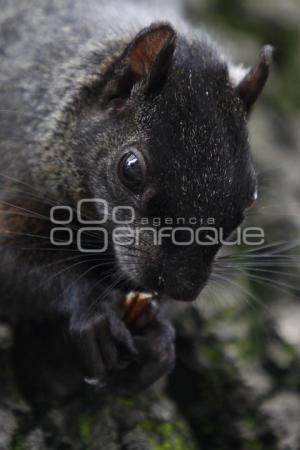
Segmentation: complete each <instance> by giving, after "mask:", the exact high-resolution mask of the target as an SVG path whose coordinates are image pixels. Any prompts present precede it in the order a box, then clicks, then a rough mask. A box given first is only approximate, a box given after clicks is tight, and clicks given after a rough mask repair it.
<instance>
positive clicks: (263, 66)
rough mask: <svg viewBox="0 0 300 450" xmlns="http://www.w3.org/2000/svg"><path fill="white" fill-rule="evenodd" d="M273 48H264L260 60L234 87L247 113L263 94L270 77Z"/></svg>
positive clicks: (260, 53) (268, 46)
mask: <svg viewBox="0 0 300 450" xmlns="http://www.w3.org/2000/svg"><path fill="white" fill-rule="evenodd" d="M272 54H273V47H271V46H270V45H266V46H264V47H263V48H262V49H261V50H260V52H259V56H258V60H257V62H256V64H254V66H252V67H251V68H250V69H249V70H248V71H246V73H245V74H244V76H243V78H242V79H241V80H239V81H238V83H237V84H235V86H234V90H235V92H236V93H237V95H238V96H239V97H240V99H241V100H242V101H243V103H244V105H245V107H246V109H247V111H249V110H250V109H251V107H252V105H253V104H254V102H255V101H256V99H257V98H258V96H259V95H260V93H261V92H262V90H263V88H264V85H265V84H266V81H267V79H268V76H269V71H270V65H271V62H272Z"/></svg>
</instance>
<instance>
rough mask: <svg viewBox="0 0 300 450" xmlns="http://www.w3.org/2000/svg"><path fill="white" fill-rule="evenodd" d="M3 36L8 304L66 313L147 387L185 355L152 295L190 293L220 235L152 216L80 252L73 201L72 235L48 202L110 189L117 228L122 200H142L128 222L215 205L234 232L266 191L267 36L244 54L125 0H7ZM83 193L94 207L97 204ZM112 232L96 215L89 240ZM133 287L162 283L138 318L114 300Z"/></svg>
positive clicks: (11, 309) (107, 368)
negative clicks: (178, 233)
mask: <svg viewBox="0 0 300 450" xmlns="http://www.w3.org/2000/svg"><path fill="white" fill-rule="evenodd" d="M170 11H171V9H170ZM157 19H159V20H157ZM0 43H1V44H0V52H1V67H0V100H1V109H0V149H1V168H0V172H1V173H0V178H1V214H0V229H1V275H0V277H1V285H0V286H1V293H0V311H1V315H2V316H6V317H10V319H11V320H12V321H13V322H14V323H20V322H22V321H23V320H27V319H28V318H29V319H30V320H40V319H41V318H47V317H54V318H55V317H57V318H61V319H62V322H60V323H62V325H61V326H62V327H68V330H69V331H70V334H71V336H72V338H73V339H74V342H76V345H77V343H79V347H80V348H81V349H82V348H83V351H82V352H81V354H82V355H83V360H84V367H85V369H84V370H86V371H87V372H84V373H85V374H87V373H88V375H89V376H90V377H92V378H93V379H96V380H97V383H98V384H99V385H102V384H104V385H107V386H108V387H109V386H111V387H112V388H119V389H125V390H128V389H129V390H133V391H139V390H141V389H144V388H146V387H148V386H149V385H150V384H152V383H153V382H154V381H156V380H157V379H158V378H159V377H160V376H161V375H163V374H164V373H167V372H168V371H170V370H171V368H172V366H173V364H174V358H175V356H174V355H175V352H174V331H173V328H172V326H171V325H170V323H169V322H168V321H167V320H166V319H165V318H163V317H162V316H161V314H160V311H156V309H157V308H156V305H157V303H163V302H164V299H176V300H183V301H191V300H194V299H195V298H196V297H197V295H198V294H199V292H200V291H201V289H202V288H203V287H204V285H205V284H206V282H207V280H208V278H209V274H210V271H211V268H212V265H213V261H214V258H215V255H216V253H217V251H218V250H219V247H220V245H213V246H199V245H196V244H193V245H188V246H180V245H174V244H172V242H171V241H170V239H165V240H163V242H162V245H152V244H151V240H150V235H149V233H147V231H144V233H143V234H142V235H141V238H140V242H139V244H138V245H137V244H131V245H130V246H124V245H118V244H113V243H112V240H111V239H110V240H109V245H108V248H107V249H106V251H105V252H104V253H101V254H99V253H95V252H94V251H93V249H91V251H87V252H84V253H82V252H80V251H79V250H78V248H77V246H76V242H77V241H76V235H77V233H78V230H79V229H80V223H78V218H77V216H76V214H75V213H74V216H73V219H72V223H71V224H69V225H68V226H69V229H70V231H71V232H72V239H71V242H70V245H69V246H67V247H66V246H63V245H61V246H60V245H54V243H53V242H52V241H51V239H50V236H51V230H53V228H54V227H57V226H58V225H56V224H54V223H53V222H52V221H51V220H50V218H51V208H52V207H55V206H68V207H69V208H70V209H71V210H72V211H74V212H75V211H76V208H77V205H78V202H79V201H80V200H82V199H102V200H105V201H106V202H107V204H108V211H107V212H106V217H107V221H106V223H105V229H106V230H107V233H108V234H109V236H110V237H111V235H112V233H113V230H114V229H115V227H116V224H115V223H114V221H113V219H112V209H113V208H114V207H115V206H120V205H121V206H122V205H123V206H125V205H129V206H131V207H132V208H133V209H134V213H135V221H134V223H133V224H131V225H130V228H131V229H133V228H135V227H138V226H139V225H140V223H141V218H143V217H147V218H149V219H151V218H157V217H158V218H160V219H162V220H166V219H167V218H168V219H170V218H173V219H174V218H178V217H181V218H185V219H188V218H190V217H201V218H204V219H205V218H212V217H213V218H214V220H215V224H216V226H218V227H222V228H223V229H224V232H225V235H226V236H228V235H230V233H231V232H232V231H233V230H234V229H235V228H236V227H237V226H238V225H239V224H240V223H241V222H242V220H243V213H244V211H245V209H246V208H247V207H248V206H249V205H250V204H251V203H252V202H253V200H254V198H255V195H256V194H255V193H256V178H255V171H254V168H253V163H252V159H251V156H250V152H249V144H248V135H247V119H248V115H249V112H250V110H251V108H252V106H253V104H254V102H255V100H256V99H257V97H258V96H259V94H260V92H261V91H262V89H263V87H264V84H265V82H266V80H267V77H268V73H269V66H270V60H271V53H272V49H271V47H269V46H266V47H264V48H262V50H261V52H260V54H259V57H258V61H257V63H256V64H255V65H254V66H253V67H252V68H251V69H244V68H241V67H235V66H234V65H232V64H231V62H228V61H227V59H226V58H225V57H224V56H223V54H222V52H221V51H220V50H219V49H218V47H217V46H216V45H215V44H214V43H213V42H212V41H211V40H210V38H208V36H207V35H206V34H205V33H204V32H203V31H201V30H200V31H199V30H196V29H194V28H192V26H190V25H187V24H186V23H185V22H184V21H183V20H181V19H177V18H174V17H173V14H172V15H171V13H170V15H168V13H166V12H163V11H161V12H159V13H158V14H154V13H153V12H151V9H150V7H147V6H146V5H145V4H142V3H137V2H133V1H130V0H128V1H126V2H124V3H122V5H121V4H120V5H119V4H118V3H116V2H115V3H114V2H105V1H99V0H97V1H96V0H88V1H87V2H84V1H82V0H72V1H69V0H66V1H65V2H61V1H60V0H54V1H52V2H47V1H46V0H42V1H41V0H27V1H24V2H20V1H19V0H2V1H1V17H0ZM85 206H86V207H85V208H84V211H83V214H84V217H85V218H86V219H87V220H88V219H91V218H92V219H93V220H97V219H100V218H101V217H102V214H103V210H102V209H101V208H100V206H99V205H98V207H97V203H91V204H89V203H87V204H86V205H85ZM122 211H123V213H122ZM57 213H58V214H59V213H61V215H62V216H61V219H62V220H63V210H59V209H57ZM127 216H128V211H127V212H126V208H124V210H122V209H120V210H119V219H123V220H125V219H126V218H127ZM195 226H196V225H193V227H195ZM65 228H66V227H65ZM102 238H103V236H102V234H101V235H100V234H99V235H98V234H97V230H96V231H95V230H90V231H89V232H87V233H86V235H85V236H84V237H83V239H84V244H85V248H87V249H88V248H89V246H91V247H93V248H94V247H95V243H97V242H100V241H101V240H102ZM60 239H61V242H63V239H64V232H63V231H58V238H57V242H58V243H59V242H60ZM131 291H137V292H143V291H145V292H151V293H153V294H152V295H153V296H154V297H155V300H153V301H151V302H150V303H149V305H148V306H147V308H145V310H144V311H143V313H142V314H141V316H140V317H138V320H139V322H140V323H139V326H138V327H137V328H136V329H131V328H130V327H129V326H127V324H126V321H124V320H123V318H122V313H121V312H120V311H121V310H122V305H123V302H124V300H125V297H126V295H128V293H129V292H131ZM159 309H160V308H158V310H159ZM62 345H63V343H62Z"/></svg>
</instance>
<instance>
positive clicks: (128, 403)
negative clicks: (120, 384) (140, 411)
mask: <svg viewBox="0 0 300 450" xmlns="http://www.w3.org/2000/svg"><path fill="white" fill-rule="evenodd" d="M114 400H115V401H116V403H118V404H119V405H121V406H125V407H126V408H132V407H133V406H134V404H135V403H134V400H132V399H131V398H129V397H125V396H115V397H114Z"/></svg>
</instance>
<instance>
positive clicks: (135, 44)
mask: <svg viewBox="0 0 300 450" xmlns="http://www.w3.org/2000/svg"><path fill="white" fill-rule="evenodd" d="M175 38H176V33H175V31H174V29H173V28H172V26H171V25H169V24H168V23H154V24H153V25H151V26H150V27H148V28H145V29H143V30H142V31H140V33H138V34H137V35H136V37H135V38H134V39H133V40H132V41H131V42H130V43H129V44H128V46H127V47H126V49H125V50H124V52H123V54H122V55H121V56H120V58H119V59H118V60H117V61H116V62H115V64H114V65H113V67H112V69H111V70H110V71H109V73H108V79H107V83H106V86H105V88H104V92H103V95H104V98H105V100H106V102H108V103H109V104H111V102H112V101H113V103H114V102H115V104H116V105H120V106H122V104H124V101H126V99H127V98H129V97H130V95H131V92H132V90H133V88H134V86H135V85H136V84H137V83H139V82H140V83H141V84H142V88H143V90H144V92H145V93H148V92H153V91H155V90H158V89H159V88H160V87H161V86H162V85H163V83H164V82H165V80H166V77H167V73H168V69H169V66H170V63H171V60H172V56H173V53H174V49H175Z"/></svg>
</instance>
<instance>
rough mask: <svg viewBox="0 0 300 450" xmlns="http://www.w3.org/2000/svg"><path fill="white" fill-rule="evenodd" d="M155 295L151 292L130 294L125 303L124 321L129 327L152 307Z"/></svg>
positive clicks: (133, 292)
mask: <svg viewBox="0 0 300 450" xmlns="http://www.w3.org/2000/svg"><path fill="white" fill-rule="evenodd" d="M152 299H153V294H151V293H150V292H135V291H132V292H129V294H128V295H127V297H126V300H125V302H124V306H123V308H124V310H123V311H124V315H123V320H124V321H125V323H126V324H127V325H131V324H133V323H134V322H135V321H136V320H137V319H138V318H139V317H140V316H141V314H142V313H143V312H144V311H145V309H146V308H148V306H149V305H150V303H151V301H152Z"/></svg>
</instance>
